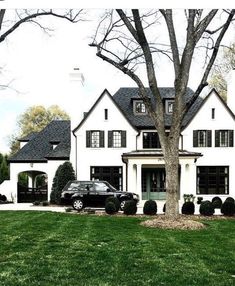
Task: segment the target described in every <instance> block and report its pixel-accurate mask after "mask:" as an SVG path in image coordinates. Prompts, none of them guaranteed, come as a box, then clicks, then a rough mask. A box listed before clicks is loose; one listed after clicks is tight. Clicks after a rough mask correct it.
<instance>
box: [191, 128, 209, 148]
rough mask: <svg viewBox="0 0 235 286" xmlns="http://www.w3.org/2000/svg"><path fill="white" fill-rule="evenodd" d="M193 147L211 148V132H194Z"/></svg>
mask: <svg viewBox="0 0 235 286" xmlns="http://www.w3.org/2000/svg"><path fill="white" fill-rule="evenodd" d="M193 147H211V130H193Z"/></svg>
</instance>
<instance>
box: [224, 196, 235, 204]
mask: <svg viewBox="0 0 235 286" xmlns="http://www.w3.org/2000/svg"><path fill="white" fill-rule="evenodd" d="M225 202H231V203H234V202H235V201H234V198H232V197H227V198H226V200H225Z"/></svg>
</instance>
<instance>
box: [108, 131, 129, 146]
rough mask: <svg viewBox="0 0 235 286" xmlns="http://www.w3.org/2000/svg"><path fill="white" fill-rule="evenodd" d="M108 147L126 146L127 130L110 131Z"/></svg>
mask: <svg viewBox="0 0 235 286" xmlns="http://www.w3.org/2000/svg"><path fill="white" fill-rule="evenodd" d="M108 147H109V148H125V147H126V131H124V130H112V131H108Z"/></svg>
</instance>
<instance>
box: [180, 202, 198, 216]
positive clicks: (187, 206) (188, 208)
mask: <svg viewBox="0 0 235 286" xmlns="http://www.w3.org/2000/svg"><path fill="white" fill-rule="evenodd" d="M181 212H182V214H185V215H193V214H194V212H195V205H194V203H193V202H185V203H184V204H183V205H182V209H181Z"/></svg>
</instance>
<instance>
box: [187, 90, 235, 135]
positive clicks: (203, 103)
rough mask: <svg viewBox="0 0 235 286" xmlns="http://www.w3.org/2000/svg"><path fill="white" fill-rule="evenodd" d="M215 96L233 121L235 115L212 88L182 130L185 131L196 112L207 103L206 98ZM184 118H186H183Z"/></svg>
mask: <svg viewBox="0 0 235 286" xmlns="http://www.w3.org/2000/svg"><path fill="white" fill-rule="evenodd" d="M212 94H215V95H216V96H217V98H218V99H219V101H220V102H221V103H222V105H223V106H224V107H225V109H226V110H227V111H228V113H229V114H230V115H231V116H232V118H233V119H234V120H235V115H234V113H233V112H232V110H231V109H230V108H229V107H228V105H227V104H226V102H225V101H224V99H223V98H222V97H221V96H220V95H219V93H218V92H217V90H216V89H214V88H212V90H211V91H210V92H209V93H208V95H207V96H206V97H205V98H204V100H203V101H202V103H201V104H200V105H199V106H198V108H197V111H196V112H194V114H193V116H191V117H190V118H189V119H188V120H187V121H186V124H185V125H184V126H183V129H185V128H186V127H187V126H188V125H189V124H190V123H191V122H192V120H193V118H194V117H195V116H196V114H197V113H198V111H199V110H200V109H201V108H202V107H203V106H204V105H205V103H206V102H207V100H208V98H209V97H210V96H211V95H212ZM185 117H186V116H185Z"/></svg>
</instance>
